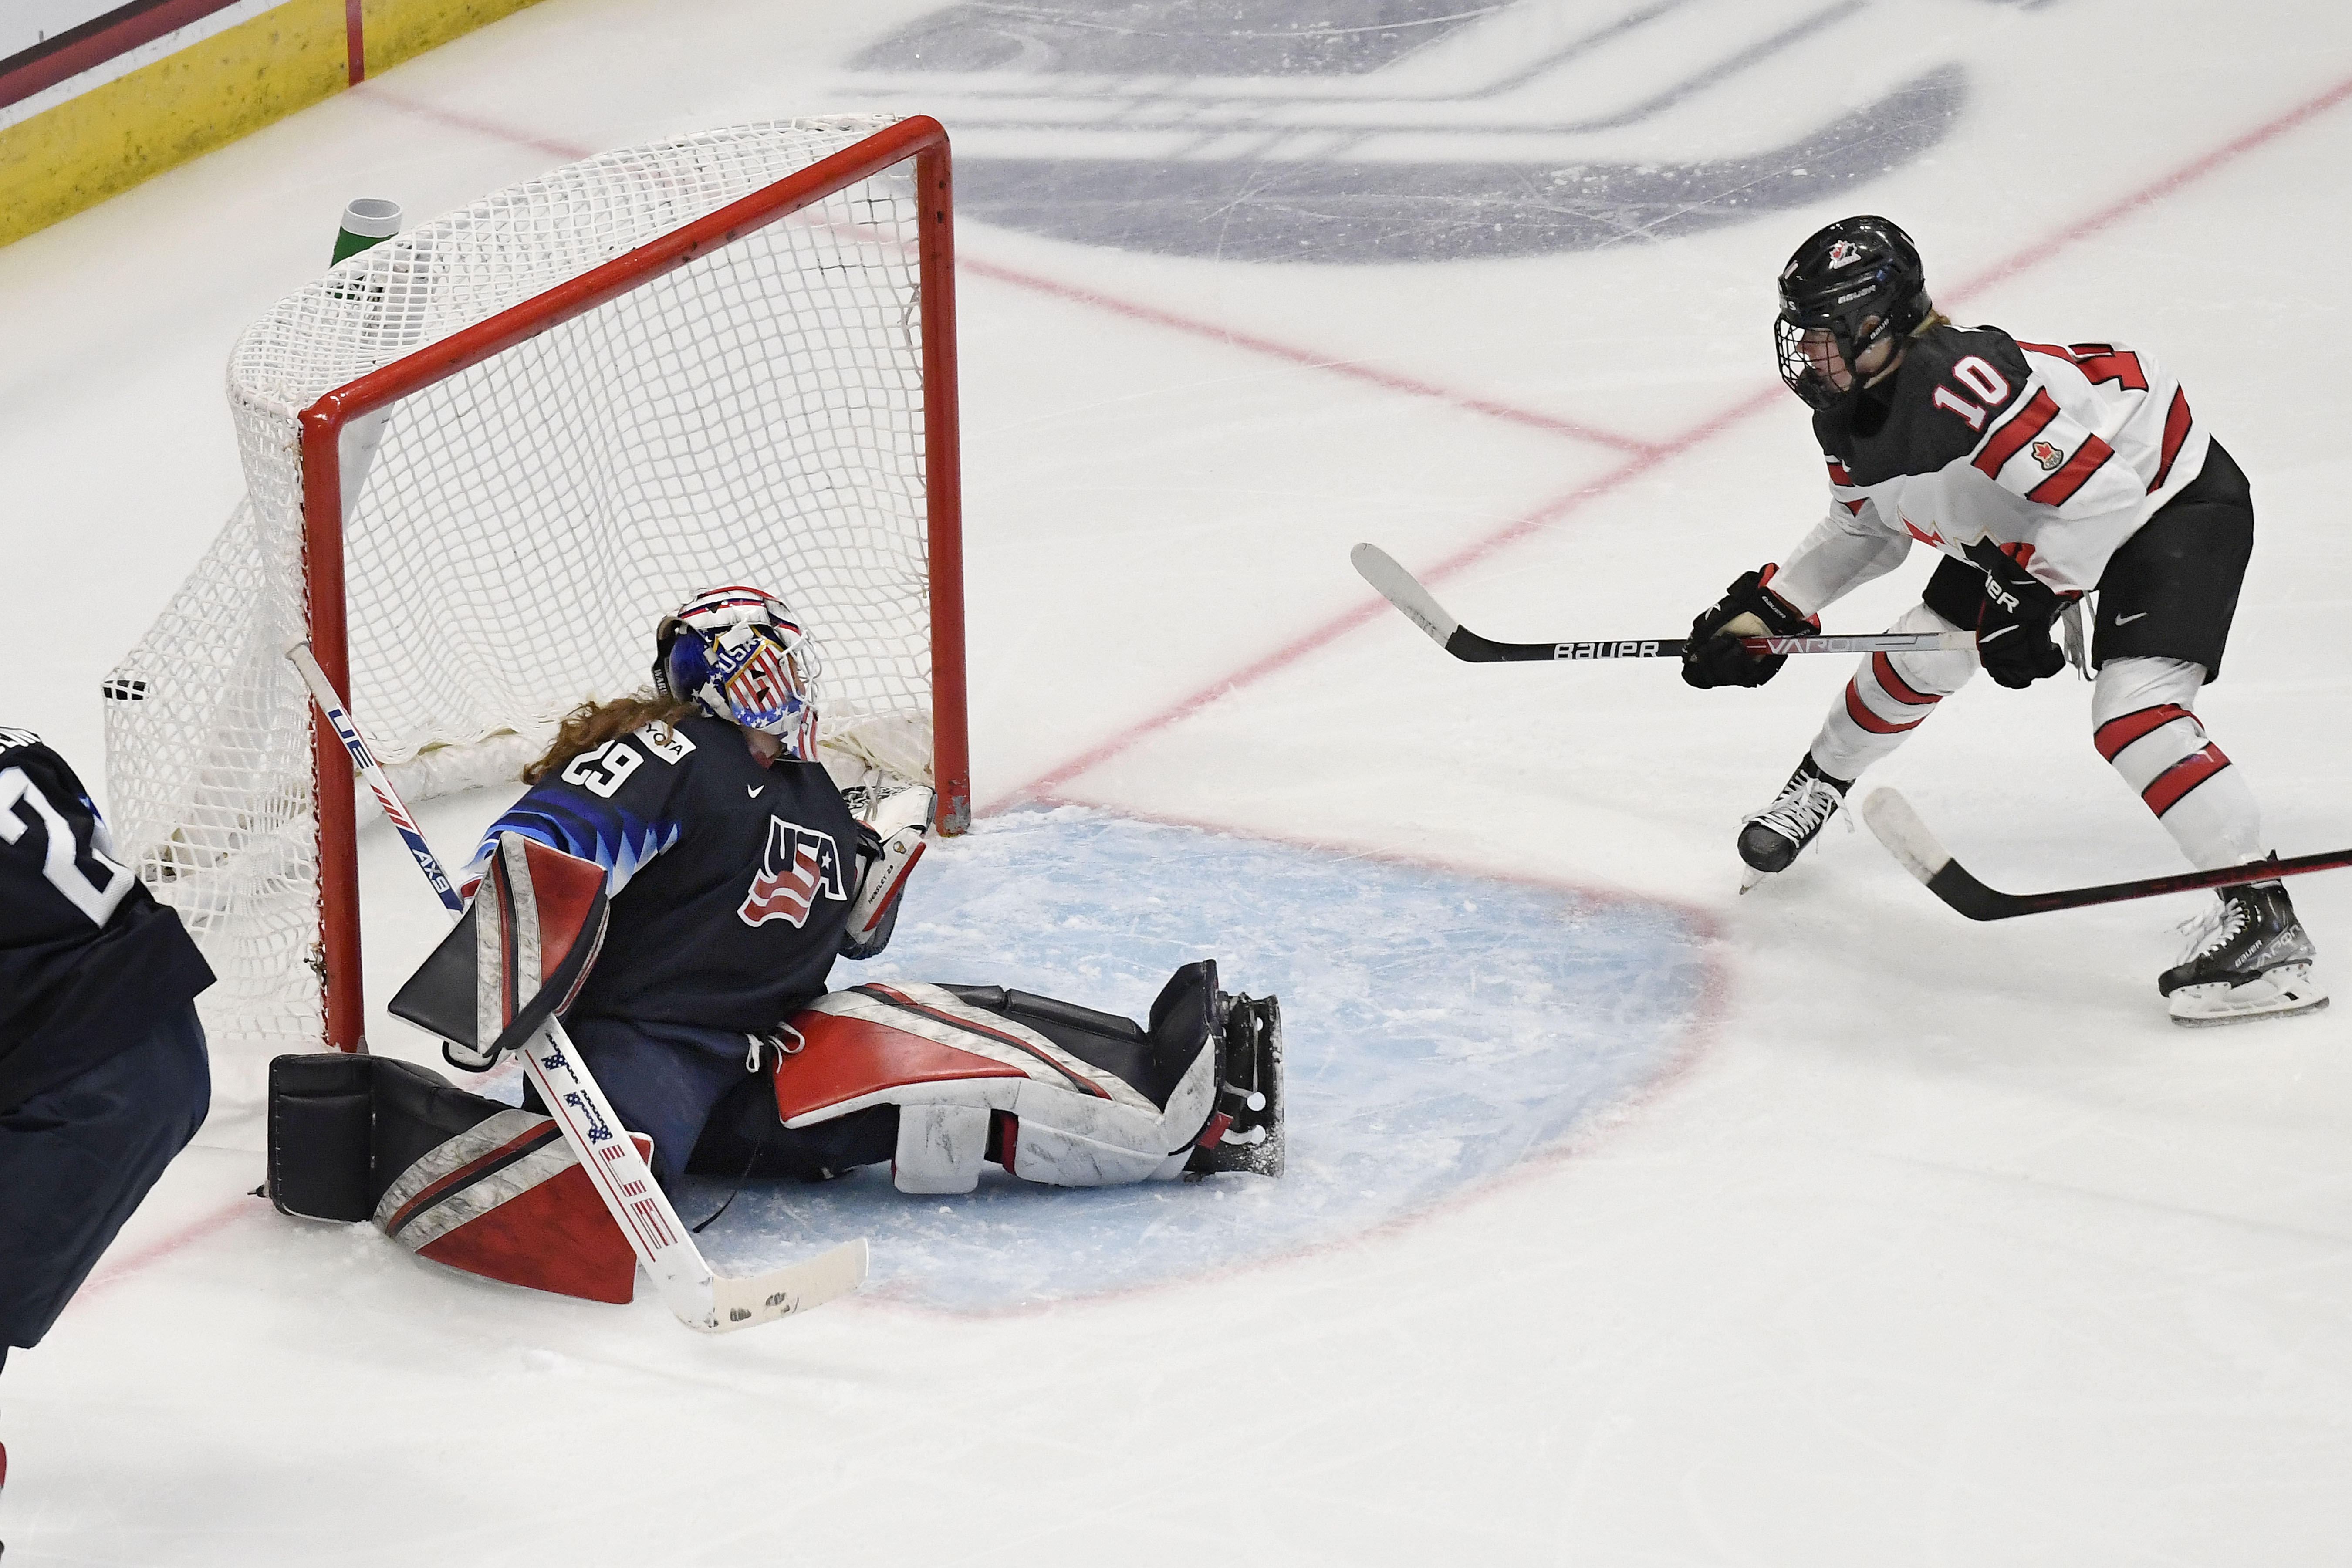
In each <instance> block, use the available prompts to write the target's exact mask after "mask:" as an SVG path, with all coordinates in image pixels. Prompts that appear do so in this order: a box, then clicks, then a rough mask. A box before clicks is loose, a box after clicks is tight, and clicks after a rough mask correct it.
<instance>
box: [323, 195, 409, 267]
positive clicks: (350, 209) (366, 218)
mask: <svg viewBox="0 0 2352 1568" xmlns="http://www.w3.org/2000/svg"><path fill="white" fill-rule="evenodd" d="M399 232H400V204H399V203H398V202H389V201H385V200H383V198H381V197H379V196H362V197H360V198H359V199H358V200H356V201H354V202H352V205H349V206H347V207H345V208H344V209H343V227H342V232H341V233H340V234H338V235H336V236H335V257H334V261H330V262H329V263H328V264H327V265H329V266H330V267H331V266H333V265H334V262H335V261H341V260H343V259H344V258H347V257H352V256H357V255H358V254H359V253H360V252H361V251H362V250H365V249H366V248H367V247H370V246H372V245H379V244H381V243H383V241H384V240H387V239H390V238H391V237H393V236H394V235H395V234H398V233H399Z"/></svg>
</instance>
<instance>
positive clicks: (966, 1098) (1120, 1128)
mask: <svg viewBox="0 0 2352 1568" xmlns="http://www.w3.org/2000/svg"><path fill="white" fill-rule="evenodd" d="M1216 983H1217V972H1216V966H1215V964H1213V963H1194V964H1188V965H1186V966H1185V967H1184V968H1182V969H1180V970H1179V971H1177V972H1176V973H1175V974H1174V975H1173V976H1172V977H1171V979H1170V980H1169V982H1168V984H1167V985H1166V986H1165V987H1163V988H1162V990H1161V992H1160V997H1159V999H1158V1000H1157V1001H1156V1002H1155V1003H1154V1004H1153V1005H1152V1009H1151V1015H1150V1026H1148V1027H1147V1026H1142V1025H1139V1024H1136V1023H1135V1022H1133V1021H1132V1020H1130V1019H1127V1018H1122V1017H1119V1016H1116V1015H1114V1014H1108V1013H1097V1012H1095V1011H1094V1010H1092V1009H1090V1008H1086V1007H1080V1006H1077V1005H1074V1004H1071V1003H1067V1002H1060V1001H1055V999H1053V998H1051V997H1045V996H1034V995H1031V994H1028V993H1025V992H1020V991H1008V990H1004V989H1002V988H999V987H995V986H944V985H905V984H899V985H866V986H859V987H857V988H856V989H855V990H851V991H844V992H835V993H834V994H831V995H829V996H827V997H825V998H824V1000H822V1001H821V1002H819V1003H818V1004H817V1005H815V1006H814V1007H812V1008H810V1009H808V1010H807V1011H805V1012H803V1013H801V1014H799V1015H797V1016H795V1017H794V1018H793V1021H792V1022H793V1027H794V1028H795V1029H796V1030H798V1031H799V1032H800V1033H801V1035H802V1036H803V1037H804V1039H805V1040H806V1042H807V1044H806V1046H805V1047H804V1048H803V1049H802V1050H801V1051H799V1052H797V1053H795V1054H793V1055H792V1056H788V1057H786V1058H783V1059H782V1061H781V1062H780V1063H779V1064H778V1066H777V1068H776V1074H775V1091H776V1110H777V1114H778V1116H779V1117H780V1119H781V1120H782V1122H783V1124H784V1126H785V1127H786V1128H787V1129H789V1130H792V1131H804V1130H808V1131H813V1130H814V1129H815V1128H817V1127H819V1126H822V1125H823V1124H824V1123H825V1122H827V1121H831V1120H833V1119H835V1118H838V1117H845V1116H850V1115H860V1114H866V1113H869V1112H871V1111H872V1110H874V1109H876V1108H878V1107H884V1106H892V1107H897V1108H898V1115H899V1121H898V1129H897V1131H898V1141H897V1143H896V1147H895V1151H894V1154H895V1161H894V1163H895V1166H896V1174H897V1179H898V1185H899V1186H900V1188H901V1189H902V1190H904V1191H908V1192H925V1193H932V1192H969V1191H971V1187H972V1185H973V1184H975V1183H976V1182H977V1180H978V1164H979V1163H980V1161H981V1160H982V1159H983V1158H992V1159H995V1160H997V1161H999V1162H1000V1163H1003V1165H1004V1166H1005V1167H1006V1168H1007V1169H1008V1170H1010V1171H1011V1172H1012V1173H1013V1174H1014V1175H1016V1176H1019V1177H1021V1178H1022V1179H1024V1180H1026V1181H1034V1182H1040V1183H1045V1184H1050V1185H1055V1186H1111V1185H1121V1184H1128V1183H1132V1182H1140V1181H1149V1180H1151V1179H1154V1178H1155V1177H1159V1178H1164V1177H1169V1176H1172V1175H1175V1174H1177V1173H1180V1172H1181V1171H1182V1170H1183V1169H1185V1168H1186V1165H1187V1163H1188V1162H1190V1163H1192V1167H1193V1168H1194V1169H1213V1170H1242V1169H1247V1170H1256V1171H1261V1172H1263V1173H1267V1174H1273V1173H1276V1172H1278V1171H1279V1170H1280V1168H1281V1144H1280V1142H1279V1131H1280V1106H1279V1100H1278V1091H1279V1068H1280V1047H1279V1029H1278V1025H1271V1024H1270V1020H1271V1019H1272V1018H1273V1016H1274V1014H1273V1002H1272V999H1271V998H1268V999H1266V1000H1265V1001H1263V1002H1248V1001H1247V999H1244V1003H1245V1006H1241V1005H1236V1004H1235V1003H1234V1001H1233V1000H1232V999H1231V998H1228V997H1226V996H1224V995H1223V994H1222V993H1220V992H1219V991H1218V990H1217V988H1216ZM1244 1013H1245V1014H1246V1016H1247V1017H1248V1018H1249V1019H1251V1020H1258V1019H1264V1020H1267V1021H1269V1022H1268V1024H1266V1025H1260V1024H1253V1025H1252V1028H1253V1029H1254V1030H1255V1032H1254V1033H1252V1034H1251V1036H1250V1041H1251V1044H1250V1046H1249V1048H1248V1049H1247V1050H1245V1051H1244V1052H1243V1054H1242V1056H1241V1057H1240V1058H1236V1059H1237V1060H1239V1061H1240V1063H1241V1065H1240V1066H1238V1067H1236V1068H1234V1071H1235V1072H1236V1073H1239V1074H1240V1078H1239V1079H1237V1080H1236V1082H1235V1083H1234V1084H1229V1085H1226V1086H1225V1090H1229V1091H1230V1097H1231V1098H1232V1099H1233V1100H1234V1113H1233V1114H1228V1115H1226V1116H1225V1117H1224V1118H1223V1121H1218V1120H1216V1113H1217V1108H1218V1105H1219V1103H1220V1100H1219V1096H1220V1094H1221V1092H1225V1090H1221V1089H1220V1077H1219V1066H1220V1063H1221V1062H1222V1061H1223V1060H1224V1059H1225V1053H1224V1052H1223V1045H1222V1042H1223V1039H1224V1035H1225V1030H1226V1028H1227V1022H1228V1019H1229V1017H1233V1016H1242V1015H1244ZM1269 1026H1270V1027H1271V1029H1272V1041H1271V1044H1260V1043H1258V1042H1260V1041H1262V1040H1264V1038H1265V1036H1266V1034H1267V1032H1268V1027H1269ZM1266 1085H1271V1086H1272V1088H1273V1089H1274V1091H1275V1094H1276V1097H1277V1098H1269V1096H1268V1094H1267V1093H1266V1092H1265V1086H1266ZM1253 1098H1254V1099H1255V1101H1256V1104H1255V1106H1252V1105H1250V1104H1248V1103H1247V1102H1248V1101H1249V1100H1252V1099H1253ZM1237 1118H1238V1120H1237ZM1211 1128H1214V1131H1213V1134H1211V1136H1210V1142H1212V1143H1214V1144H1217V1145H1218V1148H1219V1151H1220V1152H1219V1153H1218V1154H1217V1155H1216V1156H1215V1163H1207V1164H1203V1163H1202V1162H1203V1161H1204V1160H1206V1159H1208V1158H1210V1157H1209V1156H1207V1155H1203V1154H1202V1153H1200V1152H1196V1146H1197V1145H1198V1144H1199V1142H1200V1140H1201V1139H1202V1135H1203V1134H1204V1132H1208V1131H1209V1130H1210V1129H1211Z"/></svg>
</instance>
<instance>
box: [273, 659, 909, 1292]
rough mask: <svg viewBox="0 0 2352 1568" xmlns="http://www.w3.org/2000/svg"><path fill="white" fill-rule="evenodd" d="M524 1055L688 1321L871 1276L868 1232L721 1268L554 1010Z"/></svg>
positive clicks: (355, 759)
mask: <svg viewBox="0 0 2352 1568" xmlns="http://www.w3.org/2000/svg"><path fill="white" fill-rule="evenodd" d="M286 657H287V658H289V660H291V661H292V662H293V665H294V668H296V669H298V670H299V671H301V674H302V681H303V684H304V685H306V686H308V687H309V688H310V696H311V698H312V700H315V701H316V702H317V703H318V705H319V711H320V712H321V713H323V714H325V715H326V719H327V722H328V723H329V724H330V725H331V726H332V727H333V729H334V731H335V733H336V735H337V736H338V737H340V738H341V741H342V742H343V749H344V750H345V751H347V752H350V753H351V756H352V767H353V768H355V769H356V770H358V773H359V775H360V777H361V778H362V780H364V781H365V782H366V784H367V786H368V788H369V789H370V790H371V791H373V793H374V795H375V798H376V804H377V805H381V806H382V807H383V815H384V818H385V820H387V821H389V822H390V823H391V824H392V825H393V826H394V829H395V830H397V831H398V833H399V834H400V837H401V841H402V842H403V843H404V844H405V845H406V846H407V847H408V853H409V855H410V857H411V858H413V859H415V862H416V868H417V869H418V870H419V871H421V872H423V873H424V875H425V880H426V881H427V882H430V883H431V884H432V885H433V891H434V892H435V894H436V895H437V896H438V897H439V899H440V900H441V907H442V908H443V909H444V910H447V911H448V914H449V917H450V919H451V920H452V921H455V920H457V918H458V917H460V916H462V915H463V914H464V913H465V910H466V905H465V900H463V899H461V898H459V897H458V896H457V887H456V885H455V884H453V883H452V882H451V881H450V880H449V878H448V876H447V874H446V873H445V872H444V871H443V870H442V869H441V863H440V861H439V860H437V859H436V858H435V857H434V854H433V850H432V847H430V846H429V845H427V844H426V843H425V834H424V832H423V831H422V830H421V829H420V828H418V826H416V819H415V817H414V816H410V815H409V812H408V808H407V806H405V805H403V804H402V803H401V799H400V795H399V792H398V791H396V790H395V789H394V788H393V784H392V781H391V780H390V779H389V778H387V777H385V776H384V772H383V767H382V766H381V765H379V764H378V763H377V762H376V760H375V756H374V753H373V752H370V751H369V750H368V744H367V742H366V741H365V740H364V739H363V738H362V736H361V734H360V731H359V726H358V725H357V724H355V723H353V722H352V716H351V713H350V711H349V710H346V709H345V708H344V707H343V703H342V699H341V696H340V695H339V694H338V693H337V692H336V690H335V687H334V683H333V682H332V681H331V680H329V679H327V672H326V671H325V670H324V669H323V668H320V664H319V660H318V657H317V656H316V655H314V654H313V653H312V652H311V651H310V644H309V643H308V642H298V643H296V644H295V645H294V646H293V647H289V648H288V649H287V650H286ZM518 1054H519V1055H520V1057H521V1058H522V1065H523V1070H524V1071H525V1072H527V1073H529V1074H530V1080H531V1081H532V1082H533V1083H535V1084H537V1085H538V1086H539V1097H540V1099H541V1100H542V1101H543V1102H545V1104H546V1106H547V1108H548V1111H549V1114H550V1115H551V1116H552V1117H553V1118H554V1121H555V1124H556V1127H557V1128H558V1129H559V1130H560V1131H562V1134H563V1139H564V1142H567V1143H569V1144H571V1145H572V1154H573V1156H574V1157H575V1158H576V1159H578V1160H579V1162H580V1168H581V1169H582V1170H583V1171H585V1172H586V1173H588V1179H589V1182H590V1184H592V1185H593V1186H594V1187H595V1189H596V1194H597V1196H599V1197H601V1198H603V1199H604V1207H605V1208H606V1209H607V1210H609V1211H610V1212H611V1214H612V1215H613V1223H614V1225H617V1226H620V1227H621V1234H622V1235H623V1236H624V1237H627V1238H628V1243H629V1247H630V1249H631V1250H632V1251H634V1252H635V1254H636V1255H637V1261H638V1262H639V1263H641V1264H643V1265H644V1266H645V1270H646V1273H647V1274H649V1275H651V1276H652V1277H653V1281H654V1286H655V1288H656V1289H657V1290H659V1291H660V1292H661V1297H662V1300H663V1301H664V1302H665V1303H666V1304H667V1306H668V1307H669V1310H671V1311H672V1312H674V1313H676V1314H677V1319H678V1321H680V1322H682V1323H684V1324H686V1325H687V1326H688V1328H693V1329H699V1330H701V1331H703V1332H704V1333H707V1334H719V1333H725V1332H727V1331H730V1330H732V1329H747V1328H750V1327H751V1325H753V1324H754V1323H764V1322H769V1321H773V1320H775V1319H777V1318H782V1317H788V1316H790V1315H791V1314H792V1313H794V1312H804V1311H806V1310H809V1309H810V1308H811V1307H821V1306H823V1305H824V1303H826V1302H827V1301H830V1300H833V1299H834V1298H835V1297H836V1296H844V1295H846V1294H848V1293H849V1292H850V1291H852V1290H855V1289H857V1288H858V1286H860V1285H862V1284H864V1283H865V1281H866V1240H865V1238H864V1237H859V1238H858V1239H857V1240H856V1241H850V1242H845V1243H843V1244H842V1245H841V1246H839V1247H835V1248H833V1249H832V1250H831V1251H830V1252H824V1253H820V1254H819V1255H817V1256H816V1257H814V1258H809V1259H807V1260H805V1261H803V1262H800V1263H793V1264H787V1265H786V1266H785V1267H783V1268H777V1269H772V1270H771V1271H770V1272H768V1273H765V1274H756V1275H751V1276H749V1277H746V1278H744V1279H730V1278H728V1277H727V1276H725V1275H722V1274H719V1273H717V1272H716V1271H714V1270H713V1269H712V1268H711V1267H710V1265H709V1264H708V1263H706V1262H704V1261H703V1258H702V1253H701V1251H700V1250H699V1249H698V1248H697V1247H695V1245H694V1240H693V1238H692V1237H690V1236H689V1235H688V1232H687V1228H686V1226H685V1224H684V1222H682V1221H681V1220H679V1218H678V1217H677V1210H676V1209H675V1208H672V1207H671V1206H670V1201H669V1197H668V1195H667V1194H665V1193H664V1192H663V1191H662V1190H661V1186H660V1184H658V1183H657V1182H656V1181H655V1180H654V1173H653V1172H652V1171H651V1170H650V1169H648V1168H647V1166H646V1162H645V1157H644V1156H643V1155H641V1154H639V1153H638V1152H637V1146H636V1143H635V1141H634V1140H631V1139H628V1138H616V1137H614V1136H613V1130H614V1129H615V1128H617V1127H619V1126H620V1118H619V1117H617V1116H615V1115H614V1114H613V1106H612V1102H611V1101H610V1100H606V1099H605V1098H604V1090H603V1089H600V1088H599V1087H597V1083H596V1079H595V1078H594V1077H593V1075H592V1074H591V1073H590V1072H589V1070H588V1065H587V1064H586V1063H585V1062H583V1061H582V1060H581V1059H580V1053H579V1051H578V1050H577V1049H576V1048H574V1047H573V1046H572V1040H571V1037H569V1036H567V1035H566V1034H565V1033H564V1032H563V1026H562V1024H561V1023H559V1022H558V1021H557V1020H556V1019H555V1018H553V1017H550V1018H549V1019H548V1020H547V1022H546V1023H545V1024H544V1025H542V1026H541V1027H540V1030H539V1032H538V1033H537V1034H536V1035H534V1036H532V1037H531V1039H530V1044H529V1045H527V1046H525V1047H523V1048H522V1049H521V1051H520V1052H519V1053H518Z"/></svg>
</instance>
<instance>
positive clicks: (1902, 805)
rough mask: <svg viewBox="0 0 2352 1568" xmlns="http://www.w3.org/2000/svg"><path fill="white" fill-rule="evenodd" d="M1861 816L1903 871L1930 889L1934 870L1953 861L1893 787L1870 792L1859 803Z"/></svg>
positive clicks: (1932, 884) (1950, 855)
mask: <svg viewBox="0 0 2352 1568" xmlns="http://www.w3.org/2000/svg"><path fill="white" fill-rule="evenodd" d="M1862 819H1863V821H1864V822H1866V823H1868V824H1869V825H1870V831H1871V832H1872V833H1874V834H1875V835H1877V837H1878V841H1879V842H1880V843H1881V844H1884V845H1885V846H1886V852H1887V853H1888V854H1889V855H1892V856H1894V857H1895V859H1896V860H1898V861H1900V862H1901V863H1902V866H1903V868H1904V869H1905V870H1906V871H1908V872H1910V873H1911V874H1912V875H1913V876H1915V877H1916V878H1918V879H1919V880H1920V881H1922V882H1924V883H1926V884H1927V886H1929V887H1931V888H1932V887H1934V886H1935V885H1936V875H1937V872H1939V871H1941V870H1942V869H1943V868H1945V867H1947V866H1948V865H1950V864H1951V863H1952V852H1951V851H1950V850H1948V849H1947V848H1945V847H1943V846H1942V845H1941V844H1938V843H1937V841H1936V836H1935V835H1934V834H1933V833H1930V832H1929V831H1928V830H1927V824H1926V823H1925V822H1922V821H1920V820H1919V814H1918V813H1917V812H1916V811H1914V810H1912V809H1911V803H1910V802H1909V801H1907V800H1905V799H1904V798H1903V796H1902V795H1899V794H1897V793H1896V792H1895V791H1894V790H1891V789H1874V790H1873V791H1871V792H1870V796H1869V798H1868V799H1866V800H1864V802H1863V803H1862Z"/></svg>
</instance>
